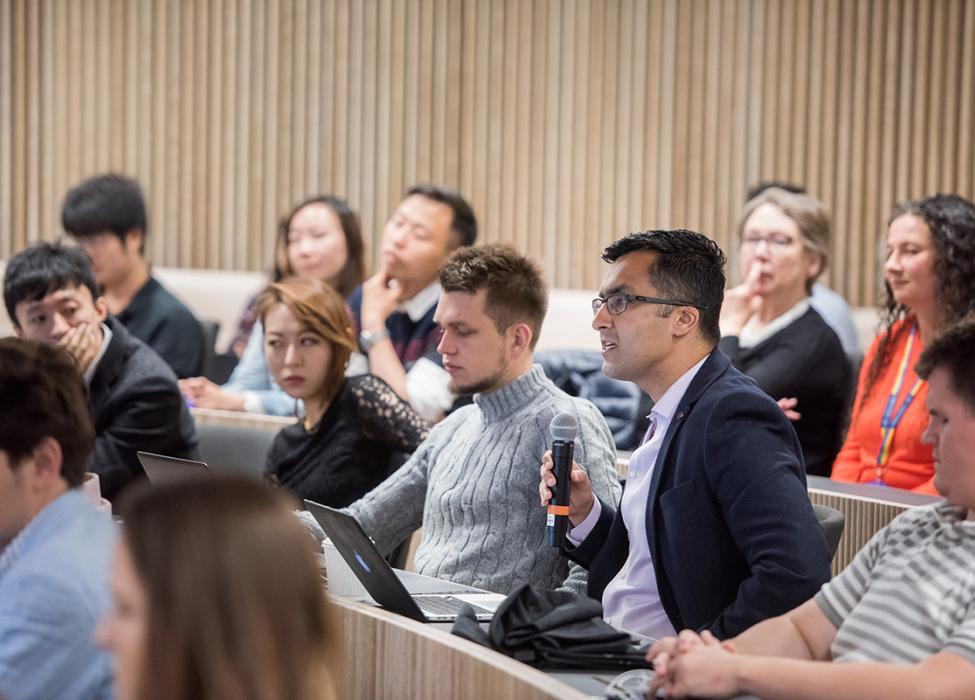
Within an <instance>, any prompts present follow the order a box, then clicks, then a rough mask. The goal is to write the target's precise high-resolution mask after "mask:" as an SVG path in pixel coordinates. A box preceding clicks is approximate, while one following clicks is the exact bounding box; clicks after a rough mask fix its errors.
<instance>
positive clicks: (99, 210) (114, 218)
mask: <svg viewBox="0 0 975 700" xmlns="http://www.w3.org/2000/svg"><path fill="white" fill-rule="evenodd" d="M61 225H62V226H63V227H64V230H65V231H67V232H68V233H69V234H70V235H72V236H74V237H75V238H84V237H85V236H92V235H94V234H96V233H102V232H104V231H111V232H112V233H114V234H115V235H116V236H118V239H119V240H120V241H122V242H123V243H124V242H125V234H126V233H128V232H129V231H139V232H141V233H142V234H143V248H144V247H145V234H146V233H148V231H149V222H148V218H147V216H146V202H145V198H144V197H143V195H142V188H141V187H140V186H139V183H138V182H136V181H135V180H133V179H132V178H130V177H125V176H124V175H118V174H116V173H108V174H105V175H96V176H95V177H90V178H88V179H87V180H85V181H84V182H82V183H80V184H78V185H75V186H74V187H72V188H71V189H70V190H68V194H67V195H65V197H64V204H62V205H61ZM139 252H140V253H141V252H142V249H140V251H139Z"/></svg>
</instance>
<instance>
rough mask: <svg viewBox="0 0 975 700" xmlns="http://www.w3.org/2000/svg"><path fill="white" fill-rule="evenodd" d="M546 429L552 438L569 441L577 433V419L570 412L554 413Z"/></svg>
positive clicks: (573, 438)
mask: <svg viewBox="0 0 975 700" xmlns="http://www.w3.org/2000/svg"><path fill="white" fill-rule="evenodd" d="M548 430H549V432H550V433H551V434H552V439H553V440H562V441H563V442H571V441H573V440H575V439H576V435H578V434H579V421H577V420H576V417H575V416H574V415H572V414H571V413H556V414H555V416H554V417H553V418H552V422H551V423H549V424H548Z"/></svg>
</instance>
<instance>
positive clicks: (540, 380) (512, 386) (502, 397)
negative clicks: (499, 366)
mask: <svg viewBox="0 0 975 700" xmlns="http://www.w3.org/2000/svg"><path fill="white" fill-rule="evenodd" d="M548 385H549V380H548V378H547V377H546V376H545V372H544V371H543V370H542V367H541V365H533V366H532V368H531V369H530V370H529V371H527V372H525V373H524V374H523V375H521V376H520V377H518V378H517V379H514V380H513V381H510V382H508V383H507V384H505V385H504V386H503V387H501V388H500V389H497V390H495V391H492V392H490V393H487V394H474V397H473V398H474V403H475V404H476V405H477V407H478V408H479V409H481V413H482V414H483V415H484V422H485V423H493V422H495V421H498V420H503V419H505V418H508V417H510V416H511V415H512V414H514V413H515V412H516V411H518V410H519V409H520V408H522V407H523V406H526V405H527V404H529V403H530V402H531V401H533V400H534V399H535V398H536V397H537V396H538V394H539V393H540V392H542V391H544V390H545V388H546V387H547V386H548Z"/></svg>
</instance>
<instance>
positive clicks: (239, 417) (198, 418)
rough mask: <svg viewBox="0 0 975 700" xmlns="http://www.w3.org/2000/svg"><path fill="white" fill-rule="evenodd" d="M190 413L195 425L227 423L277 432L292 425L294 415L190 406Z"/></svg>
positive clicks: (294, 419)
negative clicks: (272, 414)
mask: <svg viewBox="0 0 975 700" xmlns="http://www.w3.org/2000/svg"><path fill="white" fill-rule="evenodd" d="M190 414H191V415H192V416H193V420H194V421H195V422H196V424H197V425H227V426H231V427H239V428H264V429H267V430H273V431H274V432H277V431H279V430H281V429H282V428H286V427H288V426H289V425H292V424H293V423H294V422H295V421H296V420H297V418H295V417H294V416H291V417H287V416H268V415H264V414H259V413H245V412H244V411H221V410H219V409H216V408H197V407H194V408H191V409H190Z"/></svg>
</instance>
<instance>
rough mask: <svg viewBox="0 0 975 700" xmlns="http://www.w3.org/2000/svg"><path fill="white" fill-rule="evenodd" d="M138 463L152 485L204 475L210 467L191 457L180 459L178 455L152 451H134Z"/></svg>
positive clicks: (208, 471)
mask: <svg viewBox="0 0 975 700" xmlns="http://www.w3.org/2000/svg"><path fill="white" fill-rule="evenodd" d="M136 456H137V457H138V458H139V464H141V465H142V468H143V469H144V470H145V472H146V476H147V477H149V483H151V484H152V485H153V486H159V485H160V484H168V483H171V482H173V481H179V480H181V479H186V478H187V477H190V478H194V477H200V476H206V475H207V474H209V473H210V467H208V466H207V465H206V462H197V461H196V460H192V459H180V458H179V457H167V456H166V455H157V454H153V453H152V452H136Z"/></svg>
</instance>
